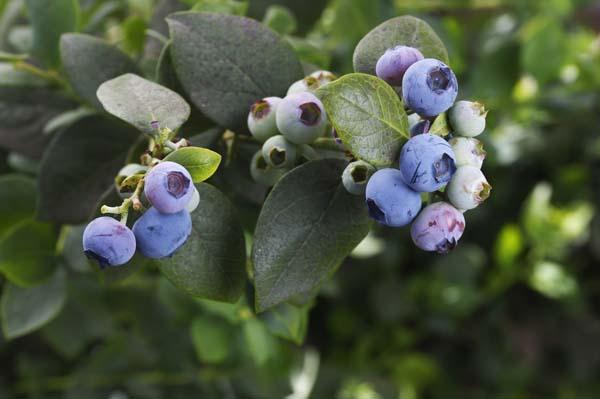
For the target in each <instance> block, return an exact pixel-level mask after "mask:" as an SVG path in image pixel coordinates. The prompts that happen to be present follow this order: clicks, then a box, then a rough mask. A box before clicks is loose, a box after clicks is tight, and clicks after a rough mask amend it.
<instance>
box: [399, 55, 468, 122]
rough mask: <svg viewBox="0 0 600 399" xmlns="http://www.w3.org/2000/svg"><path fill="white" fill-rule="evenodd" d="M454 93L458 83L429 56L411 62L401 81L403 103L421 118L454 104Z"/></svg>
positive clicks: (441, 65) (444, 68)
mask: <svg viewBox="0 0 600 399" xmlns="http://www.w3.org/2000/svg"><path fill="white" fill-rule="evenodd" d="M457 94H458V82H457V81H456V76H455V75H454V72H452V70H451V69H450V68H449V67H448V66H447V65H446V64H444V63H443V62H441V61H438V60H435V59H433V58H425V59H424V60H421V61H418V62H415V63H414V64H412V65H411V66H410V67H409V68H408V70H407V71H406V73H405V74H404V79H403V80H402V98H403V100H404V104H405V105H406V106H408V107H409V108H410V109H412V110H413V111H415V112H416V113H417V114H419V115H421V116H422V117H423V118H431V117H434V116H436V115H439V114H441V113H442V112H444V111H446V110H447V109H448V108H450V107H451V106H452V104H454V100H456V95H457Z"/></svg>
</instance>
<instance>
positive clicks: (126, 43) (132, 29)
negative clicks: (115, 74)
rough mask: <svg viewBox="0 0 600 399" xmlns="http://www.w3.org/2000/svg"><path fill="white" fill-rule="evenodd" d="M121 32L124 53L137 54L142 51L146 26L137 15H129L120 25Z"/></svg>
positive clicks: (142, 19)
mask: <svg viewBox="0 0 600 399" xmlns="http://www.w3.org/2000/svg"><path fill="white" fill-rule="evenodd" d="M121 27H122V32H123V47H124V49H125V51H127V52H128V53H132V54H139V53H141V52H142V51H143V50H144V44H145V42H146V29H148V25H147V24H146V21H145V20H144V18H142V17H141V16H139V15H130V16H129V17H127V19H126V20H125V21H123V23H122V24H121Z"/></svg>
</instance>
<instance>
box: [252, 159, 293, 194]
mask: <svg viewBox="0 0 600 399" xmlns="http://www.w3.org/2000/svg"><path fill="white" fill-rule="evenodd" d="M288 171H289V169H288V168H274V167H272V166H271V165H269V164H267V162H266V161H265V158H264V157H263V154H262V150H259V151H257V152H256V154H254V156H253V157H252V161H250V175H251V176H252V178H253V179H254V181H255V182H257V183H259V184H262V185H263V186H267V187H272V186H274V185H275V183H277V181H279V179H281V177H282V176H283V175H284V174H286V173H287V172H288Z"/></svg>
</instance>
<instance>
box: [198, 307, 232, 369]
mask: <svg viewBox="0 0 600 399" xmlns="http://www.w3.org/2000/svg"><path fill="white" fill-rule="evenodd" d="M190 335H191V336H192V343H193V344H194V349H196V356H198V359H199V360H200V361H201V362H203V363H211V364H218V363H223V362H224V361H225V360H227V357H228V356H229V353H230V350H231V331H230V328H229V327H228V326H227V324H225V323H224V322H223V321H222V320H219V319H215V318H213V317H206V316H203V317H198V318H196V319H194V321H193V322H192V325H191V327H190Z"/></svg>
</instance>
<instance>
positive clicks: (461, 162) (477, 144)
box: [449, 137, 486, 169]
mask: <svg viewBox="0 0 600 399" xmlns="http://www.w3.org/2000/svg"><path fill="white" fill-rule="evenodd" d="M449 143H450V145H451V146H452V151H454V163H455V164H456V166H457V167H460V166H465V165H470V166H474V167H476V168H477V169H481V166H482V165H483V160H484V159H485V155H486V152H485V150H484V149H483V144H482V143H481V141H479V140H477V139H474V138H472V137H454V138H453V139H451V140H450V141H449Z"/></svg>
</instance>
